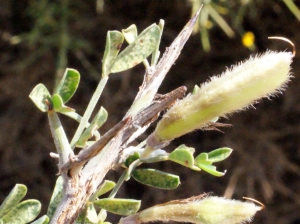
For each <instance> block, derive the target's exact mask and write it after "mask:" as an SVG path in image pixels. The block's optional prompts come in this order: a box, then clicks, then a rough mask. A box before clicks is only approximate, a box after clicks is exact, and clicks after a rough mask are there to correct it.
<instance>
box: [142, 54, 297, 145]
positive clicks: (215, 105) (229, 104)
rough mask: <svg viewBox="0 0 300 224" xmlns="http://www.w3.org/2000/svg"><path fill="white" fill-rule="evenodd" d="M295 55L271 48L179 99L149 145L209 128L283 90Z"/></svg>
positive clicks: (149, 141) (164, 118)
mask: <svg viewBox="0 0 300 224" xmlns="http://www.w3.org/2000/svg"><path fill="white" fill-rule="evenodd" d="M292 58H293V55H292V53H290V52H274V51H267V52H266V53H264V54H262V55H257V56H254V57H250V59H248V60H246V61H245V62H242V63H240V64H238V65H236V66H233V67H232V68H229V69H227V71H225V72H224V73H223V74H221V75H219V76H215V77H212V78H211V79H210V81H209V82H207V83H204V84H203V85H202V86H201V87H200V88H199V89H198V90H197V92H196V93H195V94H191V95H188V96H186V97H185V98H184V99H182V100H181V101H179V102H177V104H175V105H174V106H173V107H172V108H171V109H170V110H169V111H168V112H167V113H166V114H165V115H164V117H163V118H162V120H161V121H160V122H159V123H158V125H157V127H156V129H155V131H154V133H152V135H151V136H150V137H149V138H148V141H147V143H148V145H149V146H151V147H154V146H155V145H161V144H162V143H163V142H168V141H171V140H173V139H175V138H177V137H180V136H182V135H184V134H186V133H189V132H191V131H193V130H196V129H201V128H205V127H206V126H207V125H208V123H209V122H212V121H215V120H216V118H218V117H221V116H225V115H228V114H230V113H232V112H234V111H239V110H243V109H245V108H247V107H248V106H249V105H251V104H253V103H255V102H256V101H257V100H258V99H261V98H263V97H268V98H269V97H271V96H274V95H276V94H277V93H280V92H281V91H282V90H284V87H285V84H286V83H287V82H288V81H289V79H290V77H291V75H290V65H291V63H292Z"/></svg>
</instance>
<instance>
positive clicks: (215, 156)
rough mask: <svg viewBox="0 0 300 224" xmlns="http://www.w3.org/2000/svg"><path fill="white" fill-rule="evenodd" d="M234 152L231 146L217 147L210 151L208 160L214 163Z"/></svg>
mask: <svg viewBox="0 0 300 224" xmlns="http://www.w3.org/2000/svg"><path fill="white" fill-rule="evenodd" d="M231 153H232V149H231V148H227V147H223V148H219V149H215V150H213V151H211V152H209V153H208V160H209V161H211V162H212V163H216V162H220V161H223V160H225V159H226V158H228V157H229V156H230V154H231Z"/></svg>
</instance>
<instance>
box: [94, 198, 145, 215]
mask: <svg viewBox="0 0 300 224" xmlns="http://www.w3.org/2000/svg"><path fill="white" fill-rule="evenodd" d="M94 204H95V205H97V206H99V207H100V208H103V209H105V210H106V211H108V212H111V213H114V214H117V215H124V216H127V215H132V214H135V213H136V212H137V211H138V210H139V209H140V206H141V201H139V200H133V199H120V198H104V199H100V200H98V201H95V202H94Z"/></svg>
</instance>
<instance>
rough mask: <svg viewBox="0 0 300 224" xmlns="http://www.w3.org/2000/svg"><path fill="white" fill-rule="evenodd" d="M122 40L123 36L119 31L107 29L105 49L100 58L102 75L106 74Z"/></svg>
mask: <svg viewBox="0 0 300 224" xmlns="http://www.w3.org/2000/svg"><path fill="white" fill-rule="evenodd" d="M123 41H124V36H123V34H122V33H121V32H119V31H115V30H114V31H108V32H107V35H106V45H105V51H104V55H103V59H102V76H103V77H105V76H108V74H109V70H110V68H111V66H112V65H113V63H114V61H115V59H116V57H117V55H118V53H119V51H120V49H121V46H122V44H123Z"/></svg>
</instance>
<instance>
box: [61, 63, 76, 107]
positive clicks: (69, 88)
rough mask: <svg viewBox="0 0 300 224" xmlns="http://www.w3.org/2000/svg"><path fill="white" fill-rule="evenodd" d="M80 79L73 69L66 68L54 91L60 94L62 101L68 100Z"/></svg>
mask: <svg viewBox="0 0 300 224" xmlns="http://www.w3.org/2000/svg"><path fill="white" fill-rule="evenodd" d="M79 81H80V74H79V72H78V71H77V70H75V69H69V68H67V69H66V71H65V73H64V76H63V77H62V79H61V80H60V83H59V84H58V86H57V88H56V91H55V93H57V94H58V95H60V97H61V98H62V101H63V103H66V102H68V101H69V100H70V99H71V98H72V96H73V95H74V93H75V92H76V90H77V87H78V85H79Z"/></svg>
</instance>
